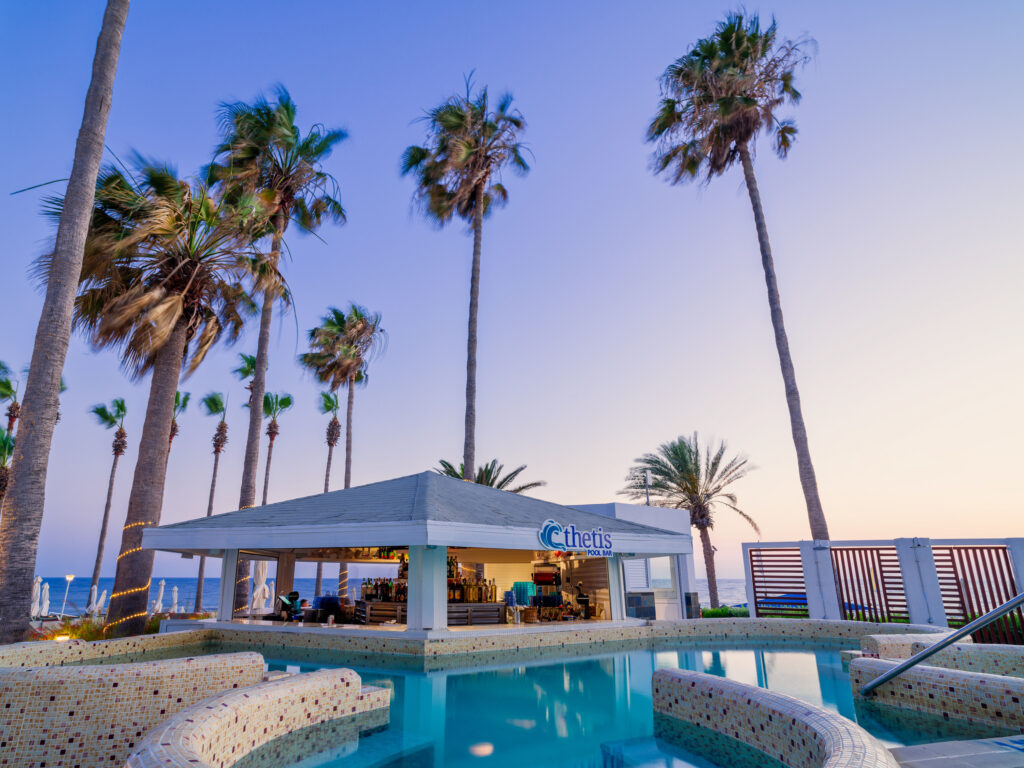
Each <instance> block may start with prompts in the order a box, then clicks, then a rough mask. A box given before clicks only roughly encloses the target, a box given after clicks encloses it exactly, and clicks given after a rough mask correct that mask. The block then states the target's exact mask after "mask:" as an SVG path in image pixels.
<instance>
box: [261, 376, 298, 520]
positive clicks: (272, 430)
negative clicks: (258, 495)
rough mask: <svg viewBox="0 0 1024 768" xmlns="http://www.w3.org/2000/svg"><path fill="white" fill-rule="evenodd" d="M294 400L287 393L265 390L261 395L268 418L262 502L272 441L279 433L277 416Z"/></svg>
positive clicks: (267, 478) (267, 480)
mask: <svg viewBox="0 0 1024 768" xmlns="http://www.w3.org/2000/svg"><path fill="white" fill-rule="evenodd" d="M294 404H295V401H294V400H293V399H292V396H291V395H289V394H285V393H282V394H280V395H277V394H274V393H273V392H267V393H266V394H265V395H263V416H264V418H268V419H270V423H269V424H267V468H266V471H265V473H264V475H263V502H262V503H263V504H266V503H267V490H268V489H269V488H270V461H271V459H273V458H274V441H275V440H276V439H277V436H278V435H279V434H281V428H280V427H279V426H278V424H277V417H278V416H280V415H281V414H282V413H284V412H285V411H287V410H288V409H289V408H291V407H292V405H294Z"/></svg>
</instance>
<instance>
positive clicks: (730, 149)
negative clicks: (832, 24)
mask: <svg viewBox="0 0 1024 768" xmlns="http://www.w3.org/2000/svg"><path fill="white" fill-rule="evenodd" d="M809 44H810V41H797V42H793V41H790V40H782V41H780V40H779V39H778V37H777V30H776V27H775V22H774V21H772V23H771V24H770V25H769V26H768V27H767V28H766V29H762V27H761V22H760V19H759V18H758V17H757V16H756V15H753V16H750V17H745V16H744V15H743V14H740V13H731V14H729V15H728V16H727V17H726V18H725V20H724V21H722V22H720V23H719V24H718V27H717V28H716V29H715V32H714V34H712V35H711V36H710V37H707V38H704V39H703V40H699V41H698V42H697V43H696V45H694V46H693V48H692V49H691V50H690V51H689V52H688V53H686V54H685V55H683V56H682V57H680V58H679V59H677V60H676V61H675V62H673V63H672V64H671V65H669V67H668V68H667V69H666V70H665V72H664V74H663V75H662V77H661V87H662V99H661V104H660V106H659V108H658V114H657V115H656V116H655V117H654V119H653V120H652V121H651V124H650V127H649V128H648V130H647V140H648V141H650V142H653V143H654V144H656V145H657V148H656V151H655V155H654V170H655V172H656V173H667V174H668V178H669V180H670V181H671V182H672V183H673V184H680V183H683V182H687V181H693V180H697V179H702V180H703V181H704V183H710V182H711V180H712V179H713V178H715V177H717V176H721V175H722V174H723V173H725V171H726V170H728V169H729V168H730V167H732V166H733V165H735V164H736V162H737V161H738V162H739V163H740V165H741V166H742V167H743V178H744V180H745V182H746V186H747V193H748V195H749V197H750V205H751V207H752V208H753V211H754V224H755V227H756V229H757V240H758V243H759V245H760V249H761V265H762V267H763V268H764V278H765V284H766V285H767V288H768V307H769V309H770V312H771V318H772V327H773V328H774V330H775V346H776V348H777V349H778V353H779V365H780V367H781V369H782V379H783V382H784V383H785V389H786V403H787V405H788V407H789V420H790V426H791V429H792V432H793V443H794V445H795V446H796V456H797V466H798V469H799V473H800V484H801V486H802V488H803V494H804V500H805V502H806V505H807V516H808V518H809V520H810V525H811V535H812V536H813V538H815V539H827V538H828V537H829V536H828V525H827V523H826V521H825V513H824V512H823V511H822V508H821V500H820V498H819V496H818V482H817V479H816V478H815V474H814V465H813V464H812V463H811V452H810V448H809V447H808V444H807V428H806V427H805V425H804V417H803V411H802V409H801V406H800V391H799V390H798V389H797V385H796V373H795V371H794V368H793V358H792V356H791V354H790V350H789V339H788V337H787V336H786V328H785V324H784V323H783V318H782V302H781V299H780V298H779V286H778V280H777V279H776V277H775V263H774V261H773V259H772V249H771V243H770V242H769V241H768V227H767V224H766V223H765V218H764V210H763V208H762V206H761V195H760V193H759V192H758V188H757V179H756V178H755V176H754V163H753V160H752V151H753V147H754V142H755V140H756V139H757V137H758V135H759V134H760V133H761V132H765V133H769V134H771V135H772V139H773V144H774V149H775V152H776V154H777V155H778V156H779V157H781V158H785V157H786V156H787V155H788V153H789V150H790V148H791V147H792V146H793V142H794V140H795V138H796V125H795V124H794V123H793V121H791V120H783V119H779V118H778V117H777V116H776V111H777V110H778V109H779V108H780V107H782V106H783V105H784V104H786V103H791V104H796V103H797V102H798V101H799V100H800V93H799V92H798V91H797V90H796V88H794V87H793V82H794V78H795V73H796V70H797V69H798V68H799V67H800V66H801V65H803V64H804V63H805V62H806V61H807V60H808V56H807V54H806V53H805V49H806V48H807V46H808V45H809Z"/></svg>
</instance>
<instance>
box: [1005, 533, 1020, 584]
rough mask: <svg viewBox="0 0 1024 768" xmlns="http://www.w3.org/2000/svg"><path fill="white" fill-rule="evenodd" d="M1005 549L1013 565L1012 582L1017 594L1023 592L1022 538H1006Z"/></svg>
mask: <svg viewBox="0 0 1024 768" xmlns="http://www.w3.org/2000/svg"><path fill="white" fill-rule="evenodd" d="M1006 549H1007V551H1008V553H1009V555H1010V564H1011V566H1012V567H1013V583H1014V585H1015V586H1016V587H1017V594H1018V595H1019V594H1020V593H1022V592H1024V539H1007V540H1006Z"/></svg>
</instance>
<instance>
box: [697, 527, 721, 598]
mask: <svg viewBox="0 0 1024 768" xmlns="http://www.w3.org/2000/svg"><path fill="white" fill-rule="evenodd" d="M698 530H699V531H700V545H701V548H702V549H703V550H704V569H705V570H706V571H707V572H708V595H709V597H710V599H711V607H712V608H717V607H718V577H717V576H716V575H715V549H714V547H712V546H711V534H709V533H708V529H707V527H701V528H699V529H698Z"/></svg>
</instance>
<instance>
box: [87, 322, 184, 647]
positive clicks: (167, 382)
mask: <svg viewBox="0 0 1024 768" xmlns="http://www.w3.org/2000/svg"><path fill="white" fill-rule="evenodd" d="M186 330H187V329H186V327H185V323H183V322H179V323H178V325H177V326H175V328H174V330H173V331H172V332H171V335H170V338H168V339H167V343H166V344H164V346H163V347H162V348H161V349H160V350H159V351H158V352H157V353H156V358H155V360H154V364H153V372H152V374H151V375H152V380H151V382H150V387H149V402H148V403H147V404H146V420H145V422H144V423H143V425H142V437H141V438H140V439H139V458H138V460H137V461H136V463H135V476H134V478H133V479H132V491H131V495H130V496H129V497H128V515H127V516H126V517H125V523H124V530H123V532H122V533H121V550H120V554H119V555H118V556H117V573H116V575H115V576H114V591H113V593H112V594H111V596H110V608H109V610H108V611H107V624H106V630H107V632H108V633H110V634H112V635H137V634H141V633H142V630H143V628H144V627H145V625H146V607H147V605H148V603H149V582H150V579H151V578H152V576H153V555H154V552H153V550H151V549H142V532H143V530H145V529H146V527H148V526H151V525H156V524H158V523H159V522H160V510H161V507H162V506H163V499H164V482H165V481H166V479H167V455H168V453H169V451H170V447H169V444H168V442H167V435H168V434H169V433H170V429H171V419H172V418H173V416H174V392H175V391H176V390H177V388H178V376H179V375H180V373H181V360H182V356H183V355H184V352H185V344H186V340H187V335H186Z"/></svg>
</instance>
